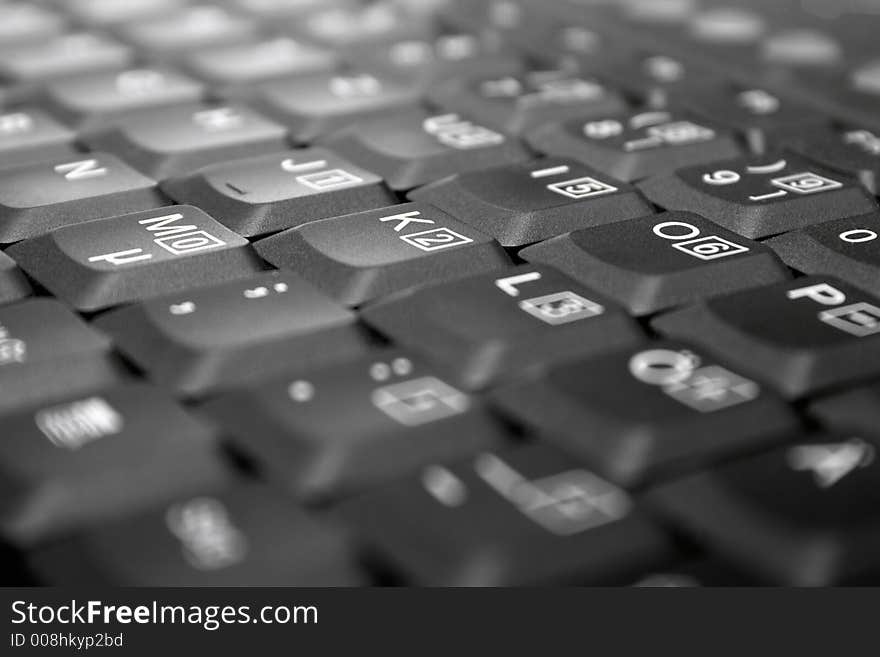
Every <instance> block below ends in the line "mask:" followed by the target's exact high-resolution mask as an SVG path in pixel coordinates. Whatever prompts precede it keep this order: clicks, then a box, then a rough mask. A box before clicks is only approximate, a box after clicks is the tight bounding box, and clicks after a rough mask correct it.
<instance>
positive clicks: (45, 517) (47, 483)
mask: <svg viewBox="0 0 880 657" xmlns="http://www.w3.org/2000/svg"><path fill="white" fill-rule="evenodd" d="M0 427H2V431H3V437H4V440H3V441H2V445H0V469H2V470H3V473H4V477H3V479H4V482H5V483H4V484H3V489H4V490H3V492H4V494H3V496H2V497H3V503H2V504H0V531H2V534H3V536H4V538H5V539H6V540H8V541H11V542H13V543H15V544H16V545H17V546H19V547H32V546H34V545H36V544H38V543H45V542H46V541H48V540H50V539H52V538H56V537H58V536H61V535H63V534H65V533H68V532H70V531H73V530H76V529H80V528H82V527H84V526H86V525H89V524H92V523H97V522H102V523H103V522H104V521H105V520H107V519H108V517H113V516H118V515H122V514H126V513H132V512H134V511H137V510H139V509H140V508H142V507H144V506H146V505H150V504H155V503H156V502H158V501H160V500H165V499H167V498H168V497H170V496H172V495H174V494H175V493H180V492H182V491H188V490H190V489H191V488H193V487H198V486H200V485H209V484H213V483H215V482H218V481H222V480H224V479H225V478H226V476H227V475H226V468H225V466H224V465H223V463H222V461H221V460H220V456H219V450H218V449H217V448H216V446H215V443H214V435H213V432H212V431H211V430H209V429H208V428H207V427H206V426H205V425H203V424H202V423H201V422H198V421H196V420H195V419H193V418H192V417H190V416H189V415H188V414H186V413H185V412H184V411H183V409H181V408H180V407H178V406H177V405H175V404H174V403H173V402H171V401H170V400H168V399H166V398H165V397H164V396H163V395H162V394H161V393H160V392H159V391H158V390H155V389H153V388H150V387H149V386H145V385H127V386H119V387H114V388H108V389H105V390H99V391H95V392H90V393H86V394H84V395H76V396H70V397H67V398H65V399H63V400H59V401H57V402H54V403H52V404H48V405H40V406H36V407H34V408H32V409H28V410H22V411H20V412H18V413H15V414H12V415H7V416H4V417H3V418H2V419H0Z"/></svg>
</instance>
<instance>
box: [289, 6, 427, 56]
mask: <svg viewBox="0 0 880 657" xmlns="http://www.w3.org/2000/svg"><path fill="white" fill-rule="evenodd" d="M322 4H323V3H322ZM325 7H326V6H322V7H321V9H320V10H319V11H312V12H309V13H307V14H305V15H303V16H293V17H292V18H291V20H290V21H289V24H290V29H291V30H292V31H293V32H294V34H296V35H297V36H299V37H301V38H302V39H303V40H304V41H313V42H315V43H319V44H321V45H324V46H327V47H329V48H333V49H334V50H339V49H350V48H352V47H355V46H363V45H367V44H379V43H382V42H388V41H397V40H400V39H418V38H426V37H428V36H430V35H431V34H433V32H434V26H433V25H432V24H431V18H430V16H421V15H419V14H418V12H411V11H406V9H405V8H404V7H400V6H396V5H395V3H387V2H378V3H369V4H366V5H364V4H362V3H357V4H353V5H352V6H344V5H343V6H335V7H334V6H332V3H331V6H330V7H326V8H325Z"/></svg>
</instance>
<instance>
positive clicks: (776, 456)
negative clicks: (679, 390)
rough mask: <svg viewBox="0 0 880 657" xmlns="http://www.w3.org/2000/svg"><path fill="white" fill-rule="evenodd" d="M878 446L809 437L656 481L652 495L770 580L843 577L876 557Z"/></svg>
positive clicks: (716, 547)
mask: <svg viewBox="0 0 880 657" xmlns="http://www.w3.org/2000/svg"><path fill="white" fill-rule="evenodd" d="M878 445H880V443H875V442H873V441H869V440H867V439H862V438H855V437H850V436H848V435H846V434H844V435H835V434H829V435H825V434H820V435H817V436H806V437H805V438H804V439H802V440H800V441H799V442H798V443H795V444H793V445H789V446H783V447H779V448H777V449H775V450H773V451H770V452H767V453H765V454H759V455H755V456H753V457H750V458H747V459H744V460H741V461H734V462H732V463H730V464H728V465H724V466H721V467H719V468H717V469H715V470H710V471H708V472H704V473H699V474H695V475H693V476H691V477H688V478H685V479H682V480H679V481H676V482H672V483H669V484H666V485H664V486H661V487H660V488H658V489H656V490H654V491H652V492H651V493H649V495H648V500H649V502H650V503H651V504H652V505H653V506H655V507H656V508H657V510H658V511H660V512H662V513H664V514H665V515H666V516H667V517H668V518H669V519H670V520H671V521H673V522H675V523H677V524H679V525H680V526H681V527H682V528H683V529H685V530H687V531H688V532H689V533H690V534H692V535H693V536H694V537H695V538H698V539H699V540H701V541H702V542H703V543H704V544H706V546H707V547H708V548H709V549H710V550H712V551H713V552H715V553H717V554H721V555H724V556H725V557H727V558H728V559H730V560H731V561H733V562H736V563H739V564H740V565H741V567H742V568H743V569H744V570H747V571H750V572H752V573H754V574H756V575H758V576H760V577H763V578H766V579H769V580H770V581H772V582H774V583H776V584H782V585H788V586H828V585H834V584H844V583H846V582H848V581H852V580H854V579H855V578H856V577H857V576H858V575H860V574H861V573H863V572H868V571H871V570H874V569H876V568H877V566H878V565H880V564H878V563H877V555H878V554H880V552H878V546H880V517H878V514H877V508H878V503H880V487H878V486H877V481H878V477H880V460H877V459H876V458H875V454H876V453H877V449H878Z"/></svg>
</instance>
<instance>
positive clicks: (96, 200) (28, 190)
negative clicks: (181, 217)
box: [0, 153, 165, 242]
mask: <svg viewBox="0 0 880 657" xmlns="http://www.w3.org/2000/svg"><path fill="white" fill-rule="evenodd" d="M164 203H165V200H164V198H163V197H162V195H161V194H160V193H159V190H158V189H157V188H156V182H155V181H154V180H151V179H150V178H147V177H146V176H143V175H141V174H140V173H138V172H137V171H135V170H134V169H132V168H131V167H129V166H128V165H126V164H124V163H123V162H120V161H119V160H118V159H117V158H115V157H114V156H112V155H108V154H107V153H89V154H88V155H86V154H83V155H81V156H79V158H78V159H76V158H73V159H60V160H50V161H48V162H38V163H35V164H29V165H27V166H22V167H15V168H12V169H2V170H0V242H17V241H18V240H23V239H26V238H28V237H34V236H36V235H42V234H43V233H47V232H49V231H50V230H52V229H53V228H58V227H59V226H65V225H69V224H74V223H82V222H84V221H90V220H91V219H101V218H103V217H115V216H118V215H122V214H128V213H129V212H136V211H138V210H147V209H150V208H157V207H160V206H161V205H164Z"/></svg>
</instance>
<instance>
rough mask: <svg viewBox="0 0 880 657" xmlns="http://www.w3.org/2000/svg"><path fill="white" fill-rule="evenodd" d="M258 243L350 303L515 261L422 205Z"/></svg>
mask: <svg viewBox="0 0 880 657" xmlns="http://www.w3.org/2000/svg"><path fill="white" fill-rule="evenodd" d="M254 248H255V249H256V250H257V253H259V254H260V256H262V258H263V259H264V260H267V261H268V262H270V263H272V264H273V265H275V266H276V267H279V268H284V269H292V270H293V271H296V272H297V273H299V274H300V275H301V276H303V277H304V278H305V279H306V280H309V281H310V282H311V283H312V284H314V285H315V286H316V287H318V288H319V289H321V290H323V291H324V292H325V293H326V294H328V295H329V296H331V297H333V298H334V299H336V300H337V301H339V302H340V303H342V304H345V305H347V306H358V305H360V304H362V303H364V302H366V301H370V300H371V299H376V298H378V297H381V296H384V295H387V294H391V293H393V292H398V291H400V290H404V289H406V288H409V287H414V286H417V285H424V284H426V283H435V282H440V281H446V280H452V279H455V278H460V277H462V276H467V275H469V274H477V273H481V272H486V271H493V270H495V269H500V268H503V267H505V266H507V265H509V264H510V260H509V259H508V258H507V256H506V254H505V253H504V251H503V250H502V249H501V247H500V246H499V245H498V243H497V242H495V241H494V240H492V239H491V238H489V237H487V236H485V235H482V234H480V233H478V232H477V231H475V230H473V229H472V228H470V227H469V226H465V225H463V224H461V223H459V222H458V221H455V220H454V219H453V218H452V217H450V216H449V215H447V214H445V213H443V212H441V211H440V210H437V209H436V208H433V207H431V206H428V205H422V204H419V203H405V204H403V205H395V206H391V207H387V208H381V209H378V210H371V211H369V212H359V213H355V214H349V215H345V216H342V217H333V218H331V219H323V220H321V221H313V222H311V223H308V224H304V225H302V226H298V227H297V228H291V229H290V230H286V231H284V232H283V233H279V234H277V235H273V236H272V237H267V238H266V239H263V240H260V241H259V242H257V243H256V244H255V245H254Z"/></svg>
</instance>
